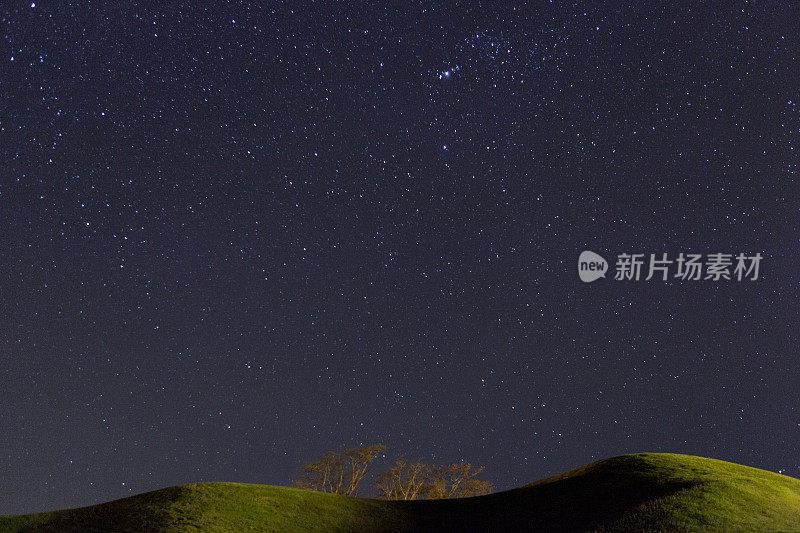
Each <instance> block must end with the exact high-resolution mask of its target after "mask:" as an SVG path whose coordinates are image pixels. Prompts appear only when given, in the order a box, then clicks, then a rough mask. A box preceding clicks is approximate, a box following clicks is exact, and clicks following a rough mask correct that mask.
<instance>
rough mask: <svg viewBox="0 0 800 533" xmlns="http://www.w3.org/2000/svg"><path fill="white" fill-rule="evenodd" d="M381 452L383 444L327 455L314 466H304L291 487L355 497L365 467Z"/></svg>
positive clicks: (309, 464) (365, 469) (308, 464)
mask: <svg viewBox="0 0 800 533" xmlns="http://www.w3.org/2000/svg"><path fill="white" fill-rule="evenodd" d="M385 449H386V446H384V445H383V444H374V445H371V446H364V447H363V448H352V449H349V450H345V451H344V452H335V451H330V452H327V453H325V454H324V455H323V456H322V457H321V458H320V459H319V461H317V462H316V463H307V464H304V465H303V466H302V467H301V468H300V474H299V476H298V478H297V480H296V481H295V482H294V485H295V486H296V487H298V488H301V489H306V490H316V491H320V492H331V493H334V494H347V495H349V496H355V495H357V494H358V486H359V485H360V484H361V481H362V480H363V479H364V476H365V475H366V472H367V467H368V466H369V464H370V463H371V462H372V460H373V459H375V457H377V456H378V455H379V454H380V453H381V452H383V451H384V450H385Z"/></svg>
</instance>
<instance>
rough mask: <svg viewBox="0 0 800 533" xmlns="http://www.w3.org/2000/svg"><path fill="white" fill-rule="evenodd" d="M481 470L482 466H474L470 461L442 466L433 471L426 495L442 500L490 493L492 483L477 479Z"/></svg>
mask: <svg viewBox="0 0 800 533" xmlns="http://www.w3.org/2000/svg"><path fill="white" fill-rule="evenodd" d="M481 472H483V467H482V466H480V467H473V466H472V465H471V464H470V463H453V464H451V465H447V466H440V467H439V468H436V469H435V470H434V471H433V473H432V476H431V477H432V481H431V483H430V485H428V487H427V491H426V497H427V498H428V499H430V500H441V499H446V498H465V497H467V496H479V495H482V494H489V493H490V492H491V491H492V485H491V483H489V482H486V481H482V480H479V479H475V477H476V476H477V475H478V474H480V473H481Z"/></svg>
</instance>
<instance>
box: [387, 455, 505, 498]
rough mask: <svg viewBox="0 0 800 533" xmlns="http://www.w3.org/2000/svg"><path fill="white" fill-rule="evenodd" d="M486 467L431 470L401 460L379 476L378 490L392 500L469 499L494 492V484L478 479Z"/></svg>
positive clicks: (454, 465) (449, 467) (448, 466)
mask: <svg viewBox="0 0 800 533" xmlns="http://www.w3.org/2000/svg"><path fill="white" fill-rule="evenodd" d="M481 472H483V467H474V466H472V465H471V464H470V463H454V464H451V465H446V466H432V465H426V464H424V463H421V462H416V463H408V462H407V461H405V460H403V459H398V460H397V461H396V462H395V464H394V466H393V467H392V468H390V469H389V470H388V471H387V472H383V473H381V474H379V475H378V477H377V480H376V488H377V489H378V493H379V494H380V497H381V498H385V499H389V500H416V499H419V498H425V499H429V500H441V499H446V498H466V497H469V496H481V495H483V494H489V493H490V492H492V484H491V483H489V482H488V481H483V480H481V479H477V476H478V474H480V473H481Z"/></svg>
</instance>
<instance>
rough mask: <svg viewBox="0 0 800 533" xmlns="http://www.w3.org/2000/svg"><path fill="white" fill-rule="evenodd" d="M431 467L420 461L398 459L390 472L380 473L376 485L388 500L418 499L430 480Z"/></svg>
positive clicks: (381, 495)
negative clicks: (411, 461)
mask: <svg viewBox="0 0 800 533" xmlns="http://www.w3.org/2000/svg"><path fill="white" fill-rule="evenodd" d="M431 470H432V469H431V467H430V466H429V465H426V464H423V463H421V462H419V461H417V462H416V463H408V462H407V461H406V460H405V459H398V460H397V461H396V462H395V464H394V466H393V467H392V468H390V469H389V471H388V472H383V473H382V474H378V478H377V481H376V484H375V486H376V487H377V489H378V493H379V494H380V497H381V498H384V499H386V500H416V499H417V498H418V497H420V496H422V495H423V494H424V491H425V488H426V486H427V483H428V482H429V480H430V475H431Z"/></svg>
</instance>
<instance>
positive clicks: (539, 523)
mask: <svg viewBox="0 0 800 533" xmlns="http://www.w3.org/2000/svg"><path fill="white" fill-rule="evenodd" d="M198 529H199V530H203V531H254V530H258V531H442V530H445V531H459V530H462V531H476V530H503V531H515V530H516V531H531V530H543V531H647V530H652V531H656V530H658V531H663V530H670V531H675V530H678V531H681V530H682V531H685V530H690V531H696V530H703V531H765V530H769V531H800V480H797V479H794V478H790V477H786V476H782V475H779V474H775V473H773V472H767V471H764V470H759V469H756V468H750V467H747V466H741V465H737V464H733V463H726V462H724V461H717V460H714V459H705V458H702V457H692V456H687V455H676V454H653V453H647V454H636V455H623V456H620V457H614V458H611V459H605V460H602V461H598V462H596V463H592V464H589V465H586V466H583V467H581V468H578V469H576V470H572V471H570V472H565V473H563V474H559V475H557V476H553V477H550V478H547V479H543V480H541V481H537V482H536V483H532V484H530V485H527V486H525V487H520V488H518V489H514V490H510V491H506V492H501V493H497V494H491V495H488V496H481V497H478V498H465V499H461V500H441V501H412V502H399V501H392V502H389V501H380V500H371V499H359V498H348V497H345V496H338V495H332V494H324V493H318V492H308V491H303V490H299V489H292V488H286V487H272V486H267V485H248V484H241V483H198V484H192V485H183V486H179V487H171V488H168V489H163V490H158V491H154V492H149V493H146V494H140V495H138V496H132V497H130V498H125V499H122V500H116V501H113V502H109V503H105V504H101V505H95V506H92V507H84V508H80V509H71V510H64V511H54V512H51V513H40V514H34V515H22V516H6V517H0V531H42V530H45V531H151V530H171V531H195V530H198Z"/></svg>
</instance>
